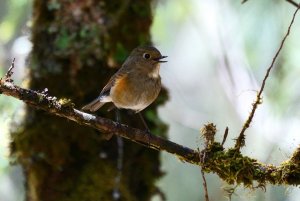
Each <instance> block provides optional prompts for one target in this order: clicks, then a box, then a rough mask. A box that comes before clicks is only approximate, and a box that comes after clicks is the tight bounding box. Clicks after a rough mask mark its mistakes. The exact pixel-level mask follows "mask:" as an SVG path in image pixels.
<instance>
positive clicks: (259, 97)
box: [235, 7, 300, 150]
mask: <svg viewBox="0 0 300 201" xmlns="http://www.w3.org/2000/svg"><path fill="white" fill-rule="evenodd" d="M299 8H300V7H297V9H296V10H295V12H294V14H293V17H292V20H291V22H290V25H289V27H288V30H287V32H286V34H285V36H284V37H283V39H282V41H281V43H280V46H279V48H278V50H277V52H276V54H275V56H274V57H273V59H272V62H271V65H270V66H269V68H268V69H267V72H266V75H265V77H264V79H263V81H262V84H261V87H260V90H259V92H258V93H257V95H256V100H255V102H254V103H253V104H252V110H251V112H250V115H249V116H248V118H247V120H246V121H245V123H244V125H243V128H242V130H241V132H240V134H239V137H238V138H237V139H236V144H235V148H236V149H237V150H240V148H241V147H243V146H244V145H245V131H246V130H247V128H249V126H250V124H251V122H252V119H253V117H254V114H255V112H256V109H257V107H258V105H259V104H261V103H262V93H263V91H264V88H265V85H266V82H267V79H268V77H269V75H270V72H271V70H272V68H273V67H274V64H275V61H276V59H277V57H278V55H279V53H280V51H281V50H282V47H283V45H284V42H285V41H286V39H287V37H288V35H289V34H290V31H291V27H292V25H293V23H294V21H295V17H296V14H297V12H298V11H299Z"/></svg>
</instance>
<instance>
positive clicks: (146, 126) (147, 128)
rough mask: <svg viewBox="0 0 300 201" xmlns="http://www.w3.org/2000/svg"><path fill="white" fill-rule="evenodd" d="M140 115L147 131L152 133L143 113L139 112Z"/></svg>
mask: <svg viewBox="0 0 300 201" xmlns="http://www.w3.org/2000/svg"><path fill="white" fill-rule="evenodd" d="M138 115H139V117H140V119H141V121H142V123H143V125H144V127H145V129H146V131H147V133H150V129H149V127H148V125H147V123H146V121H145V119H144V117H143V115H142V113H141V112H138Z"/></svg>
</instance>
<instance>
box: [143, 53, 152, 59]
mask: <svg viewBox="0 0 300 201" xmlns="http://www.w3.org/2000/svg"><path fill="white" fill-rule="evenodd" d="M143 57H144V59H150V58H151V55H150V54H148V53H144V54H143Z"/></svg>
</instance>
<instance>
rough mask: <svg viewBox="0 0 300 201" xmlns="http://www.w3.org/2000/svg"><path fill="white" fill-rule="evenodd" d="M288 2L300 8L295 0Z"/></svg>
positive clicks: (288, 0)
mask: <svg viewBox="0 0 300 201" xmlns="http://www.w3.org/2000/svg"><path fill="white" fill-rule="evenodd" d="M286 1H287V2H289V3H291V4H292V5H294V6H296V7H299V4H298V3H296V2H295V1H293V0H286Z"/></svg>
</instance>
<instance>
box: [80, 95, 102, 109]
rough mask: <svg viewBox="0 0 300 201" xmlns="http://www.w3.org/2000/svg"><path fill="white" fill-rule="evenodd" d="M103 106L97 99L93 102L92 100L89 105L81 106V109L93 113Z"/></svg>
mask: <svg viewBox="0 0 300 201" xmlns="http://www.w3.org/2000/svg"><path fill="white" fill-rule="evenodd" d="M104 104H105V102H101V101H100V98H99V97H98V98H96V99H95V100H93V101H92V102H90V103H89V104H87V105H85V106H83V107H82V108H81V109H82V110H85V111H91V112H95V111H97V110H98V109H99V108H100V107H102V106H103V105H104Z"/></svg>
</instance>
